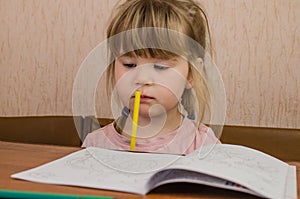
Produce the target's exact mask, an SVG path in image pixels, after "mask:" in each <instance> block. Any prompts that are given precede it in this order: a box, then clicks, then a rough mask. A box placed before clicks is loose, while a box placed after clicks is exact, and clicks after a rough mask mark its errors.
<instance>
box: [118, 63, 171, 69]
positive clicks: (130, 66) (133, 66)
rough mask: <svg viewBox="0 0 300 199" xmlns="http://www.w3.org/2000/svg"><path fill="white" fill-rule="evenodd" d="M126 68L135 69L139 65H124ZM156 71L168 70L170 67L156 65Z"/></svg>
mask: <svg viewBox="0 0 300 199" xmlns="http://www.w3.org/2000/svg"><path fill="white" fill-rule="evenodd" d="M123 66H125V67H126V68H135V67H136V66H137V65H136V64H131V63H130V64H123ZM153 67H154V69H156V70H166V69H168V68H170V67H169V66H164V65H159V64H154V65H153Z"/></svg>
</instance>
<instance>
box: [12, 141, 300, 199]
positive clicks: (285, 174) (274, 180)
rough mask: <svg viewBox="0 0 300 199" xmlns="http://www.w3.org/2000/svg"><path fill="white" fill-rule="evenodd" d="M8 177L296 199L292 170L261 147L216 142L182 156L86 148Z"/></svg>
mask: <svg viewBox="0 0 300 199" xmlns="http://www.w3.org/2000/svg"><path fill="white" fill-rule="evenodd" d="M12 178H17V179H23V180H28V181H33V182H39V183H51V184H60V185H72V186H82V187H92V188H99V189H109V190H115V191H123V192H131V193H137V194H147V193H148V192H150V191H151V190H152V189H154V188H155V187H158V186H160V185H162V184H166V183H173V182H190V183H198V184H204V185H208V186H214V187H219V188H224V189H231V190H235V191H241V192H246V193H249V194H253V195H256V196H260V197H267V198H297V189H296V169H295V167H294V166H290V165H288V164H286V163H284V162H282V161H280V160H278V159H276V158H274V157H272V156H269V155H267V154H265V153H262V152H260V151H257V150H254V149H251V148H247V147H243V146H239V145H228V144H218V145H214V146H212V145H210V146H206V147H202V148H200V149H198V150H196V151H194V152H193V153H191V154H189V155H187V156H179V155H170V154H153V153H136V152H125V151H115V150H108V149H101V148H95V147H89V148H86V149H82V150H80V151H77V152H74V153H72V154H69V155H67V156H65V157H63V158H60V159H58V160H55V161H52V162H50V163H47V164H44V165H42V166H39V167H36V168H33V169H30V170H27V171H23V172H20V173H17V174H13V175H12Z"/></svg>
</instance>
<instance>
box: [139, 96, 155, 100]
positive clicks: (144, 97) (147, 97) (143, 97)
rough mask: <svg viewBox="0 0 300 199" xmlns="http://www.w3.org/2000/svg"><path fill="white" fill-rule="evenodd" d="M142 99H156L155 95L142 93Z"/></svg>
mask: <svg viewBox="0 0 300 199" xmlns="http://www.w3.org/2000/svg"><path fill="white" fill-rule="evenodd" d="M141 99H154V97H151V96H148V95H141Z"/></svg>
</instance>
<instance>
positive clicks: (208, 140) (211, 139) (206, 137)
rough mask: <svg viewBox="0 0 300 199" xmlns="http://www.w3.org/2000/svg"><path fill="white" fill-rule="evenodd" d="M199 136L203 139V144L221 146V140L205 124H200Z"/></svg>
mask: <svg viewBox="0 0 300 199" xmlns="http://www.w3.org/2000/svg"><path fill="white" fill-rule="evenodd" d="M197 133H198V136H201V137H202V139H203V144H204V145H205V144H213V143H214V144H220V143H221V142H220V140H219V139H218V138H217V136H216V135H215V133H214V131H213V130H212V129H211V128H210V127H208V126H206V125H205V124H202V123H201V124H200V125H199V126H198V132H197Z"/></svg>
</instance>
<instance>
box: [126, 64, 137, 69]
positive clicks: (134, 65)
mask: <svg viewBox="0 0 300 199" xmlns="http://www.w3.org/2000/svg"><path fill="white" fill-rule="evenodd" d="M123 65H124V66H125V67H127V68H134V67H136V64H123Z"/></svg>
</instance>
